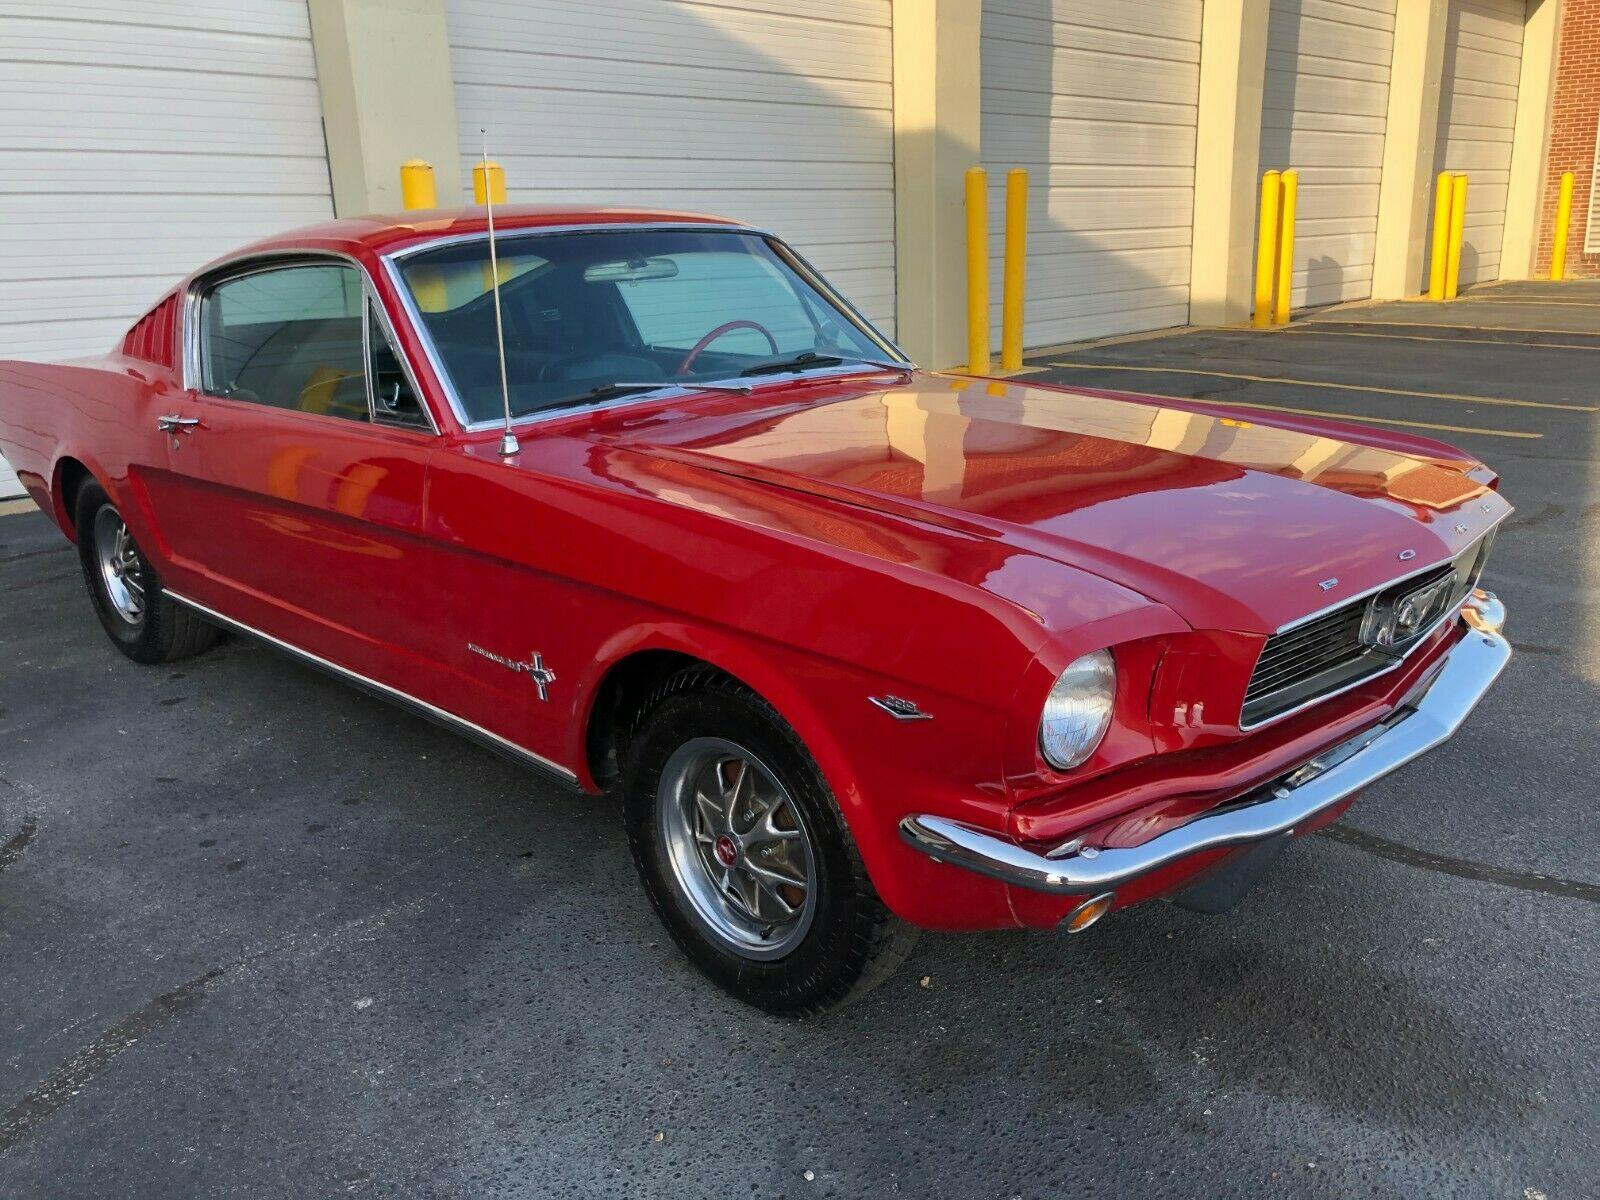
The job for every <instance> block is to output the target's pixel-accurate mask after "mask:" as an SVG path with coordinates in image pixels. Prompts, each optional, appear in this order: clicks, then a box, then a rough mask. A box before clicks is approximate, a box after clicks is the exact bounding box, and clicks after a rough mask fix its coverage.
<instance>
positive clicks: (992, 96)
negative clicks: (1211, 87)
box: [983, 88, 1196, 126]
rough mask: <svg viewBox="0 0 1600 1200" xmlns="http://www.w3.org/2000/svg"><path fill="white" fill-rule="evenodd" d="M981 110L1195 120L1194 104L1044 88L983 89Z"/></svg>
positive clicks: (1149, 121) (1159, 121)
mask: <svg viewBox="0 0 1600 1200" xmlns="http://www.w3.org/2000/svg"><path fill="white" fill-rule="evenodd" d="M983 111H984V112H985V113H986V114H992V115H995V116H1019V117H1040V118H1048V117H1057V118H1067V119H1074V118H1075V119H1077V120H1087V121H1124V122H1130V123H1135V124H1141V125H1186V126H1193V125H1194V123H1195V111H1196V110H1195V106H1194V105H1193V104H1168V103H1155V102H1152V101H1149V100H1109V99H1106V98H1104V97H1100V96H1066V95H1051V94H1049V93H1047V92H1021V91H1008V90H1005V89H1002V88H985V89H984V90H983Z"/></svg>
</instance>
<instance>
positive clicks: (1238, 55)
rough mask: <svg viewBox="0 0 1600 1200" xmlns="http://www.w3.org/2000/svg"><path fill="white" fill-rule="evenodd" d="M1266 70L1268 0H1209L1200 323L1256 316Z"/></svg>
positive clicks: (1193, 264)
mask: <svg viewBox="0 0 1600 1200" xmlns="http://www.w3.org/2000/svg"><path fill="white" fill-rule="evenodd" d="M1266 70H1267V0H1206V6H1205V16H1204V22H1203V24H1202V26H1201V32H1200V115H1199V121H1200V125H1199V129H1198V130H1197V131H1196V132H1197V137H1196V141H1195V164H1194V250H1193V254H1192V256H1191V258H1190V260H1189V261H1190V275H1189V320H1190V322H1191V323H1192V324H1196V325H1231V324H1234V323H1236V322H1239V321H1243V320H1246V319H1247V318H1248V317H1249V315H1250V303H1251V298H1252V297H1251V293H1252V278H1251V271H1252V267H1253V263H1254V259H1255V219H1256V189H1257V183H1258V180H1259V178H1260V162H1259V159H1260V149H1261V90H1262V83H1263V80H1264V79H1265V77H1266Z"/></svg>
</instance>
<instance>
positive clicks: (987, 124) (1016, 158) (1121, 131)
mask: <svg viewBox="0 0 1600 1200" xmlns="http://www.w3.org/2000/svg"><path fill="white" fill-rule="evenodd" d="M1117 129H1118V146H1117V157H1118V159H1119V160H1120V161H1122V162H1125V163H1132V164H1141V163H1148V164H1151V165H1159V164H1164V163H1173V162H1190V163H1192V162H1193V161H1194V147H1195V131H1194V129H1193V127H1189V128H1185V127H1183V126H1175V125H1119V126H1118V127H1117ZM983 152H984V157H985V158H986V159H990V160H992V161H995V162H1004V163H1009V164H1010V165H1013V166H1026V165H1028V164H1030V163H1052V164H1054V163H1096V162H1100V161H1102V160H1104V159H1105V158H1106V157H1107V146H1106V131H1105V127H1104V125H1103V124H1101V123H1098V122H1094V121H1063V120H1055V119H1035V118H1032V117H1015V116H1013V117H1010V118H1008V119H1006V120H1003V121H1002V120H986V121H984V123H983Z"/></svg>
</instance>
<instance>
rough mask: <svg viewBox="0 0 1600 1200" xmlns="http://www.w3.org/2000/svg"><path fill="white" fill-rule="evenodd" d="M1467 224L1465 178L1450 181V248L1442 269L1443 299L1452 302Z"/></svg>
mask: <svg viewBox="0 0 1600 1200" xmlns="http://www.w3.org/2000/svg"><path fill="white" fill-rule="evenodd" d="M1466 224H1467V177H1466V176H1465V175H1457V176H1455V177H1454V178H1453V179H1451V180H1450V248H1449V250H1448V251H1447V255H1448V257H1447V261H1446V262H1445V268H1444V298H1445V299H1446V300H1454V299H1455V298H1456V292H1457V291H1458V290H1459V289H1460V287H1461V238H1462V231H1463V230H1464V229H1465V228H1466Z"/></svg>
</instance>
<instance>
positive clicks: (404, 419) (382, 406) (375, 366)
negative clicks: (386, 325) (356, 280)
mask: <svg viewBox="0 0 1600 1200" xmlns="http://www.w3.org/2000/svg"><path fill="white" fill-rule="evenodd" d="M367 345H368V346H369V347H370V348H371V353H372V361H371V362H369V363H368V364H367V369H368V370H369V371H370V372H371V374H372V414H373V416H374V417H375V418H376V419H377V420H379V421H384V422H386V423H390V424H394V425H406V426H409V427H412V428H416V429H427V428H430V426H429V424H428V416H427V413H426V412H424V411H423V408H422V400H421V399H420V398H419V397H418V396H417V394H416V392H415V391H413V390H412V388H411V380H410V379H409V378H408V377H407V376H406V373H405V369H404V368H403V367H402V366H401V365H400V356H399V354H398V353H397V352H396V351H395V348H394V346H393V345H391V344H390V342H389V338H388V336H387V335H386V334H385V333H384V332H383V323H382V322H381V321H379V320H378V314H377V313H376V312H374V311H373V309H372V306H371V305H370V304H369V305H368V306H367Z"/></svg>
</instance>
